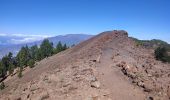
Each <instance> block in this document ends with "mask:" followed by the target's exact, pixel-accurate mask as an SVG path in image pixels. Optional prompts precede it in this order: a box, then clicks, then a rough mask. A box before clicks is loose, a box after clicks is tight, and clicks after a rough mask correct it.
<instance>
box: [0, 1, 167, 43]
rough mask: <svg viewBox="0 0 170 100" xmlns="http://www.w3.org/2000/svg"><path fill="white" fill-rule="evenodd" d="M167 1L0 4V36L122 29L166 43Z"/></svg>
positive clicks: (25, 2)
mask: <svg viewBox="0 0 170 100" xmlns="http://www.w3.org/2000/svg"><path fill="white" fill-rule="evenodd" d="M169 5H170V0H0V34H1V35H3V34H8V35H9V34H15V35H16V34H19V35H22V34H23V35H24V36H26V35H31V36H42V37H45V36H53V35H61V34H77V33H84V34H98V33H100V32H103V31H108V30H115V29H122V30H126V31H127V32H128V33H129V35H130V36H133V37H136V38H139V39H153V38H156V39H162V40H165V41H167V42H169V43H170V27H169V26H170V6H169Z"/></svg>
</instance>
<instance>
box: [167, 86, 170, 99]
mask: <svg viewBox="0 0 170 100" xmlns="http://www.w3.org/2000/svg"><path fill="white" fill-rule="evenodd" d="M167 95H168V97H169V99H170V86H168V90H167Z"/></svg>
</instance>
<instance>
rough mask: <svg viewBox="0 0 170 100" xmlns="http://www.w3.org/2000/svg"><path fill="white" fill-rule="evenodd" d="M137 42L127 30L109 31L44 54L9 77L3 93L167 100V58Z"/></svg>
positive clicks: (10, 95) (84, 99) (4, 95)
mask: <svg viewBox="0 0 170 100" xmlns="http://www.w3.org/2000/svg"><path fill="white" fill-rule="evenodd" d="M153 51H154V50H153V49H146V48H143V47H141V46H137V45H136V41H135V40H133V39H131V38H129V37H128V34H127V32H126V31H116V30H115V31H109V32H103V33H101V34H99V35H96V36H94V37H92V38H90V39H88V40H86V41H84V42H81V43H79V44H78V45H76V46H74V47H72V48H70V49H67V50H66V51H63V52H60V53H58V54H56V55H54V56H52V57H49V58H46V59H43V60H42V61H40V62H39V63H38V64H37V65H36V67H34V68H33V69H29V70H28V71H27V72H24V74H23V77H22V78H21V79H18V78H17V77H14V78H12V79H10V80H8V81H6V82H5V83H6V84H7V86H8V87H7V88H6V89H4V90H3V91H2V92H1V91H0V95H1V96H0V98H2V99H10V98H12V99H18V98H20V99H35V100H37V99H43V98H46V99H50V100H56V99H59V100H63V99H64V100H73V99H74V100H89V99H90V100H96V99H97V100H98V99H100V100H127V99H129V100H145V99H148V100H153V99H156V100H157V99H162V100H168V98H169V97H170V94H169V92H168V91H169V90H170V88H168V87H169V86H168V83H169V82H170V80H169V74H170V73H169V70H170V68H169V64H166V63H162V62H160V61H157V60H155V58H154V55H153Z"/></svg>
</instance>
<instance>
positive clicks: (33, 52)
mask: <svg viewBox="0 0 170 100" xmlns="http://www.w3.org/2000/svg"><path fill="white" fill-rule="evenodd" d="M38 52H39V50H38V46H37V45H34V46H32V47H31V48H30V55H31V58H32V59H34V61H37V60H38Z"/></svg>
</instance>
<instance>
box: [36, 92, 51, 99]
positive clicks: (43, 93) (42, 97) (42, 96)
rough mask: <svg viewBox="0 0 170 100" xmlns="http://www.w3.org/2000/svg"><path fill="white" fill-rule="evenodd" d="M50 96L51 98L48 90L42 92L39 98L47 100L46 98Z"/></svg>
mask: <svg viewBox="0 0 170 100" xmlns="http://www.w3.org/2000/svg"><path fill="white" fill-rule="evenodd" d="M48 98H49V94H48V92H42V93H41V94H40V95H39V99H38V100H45V99H48Z"/></svg>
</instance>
